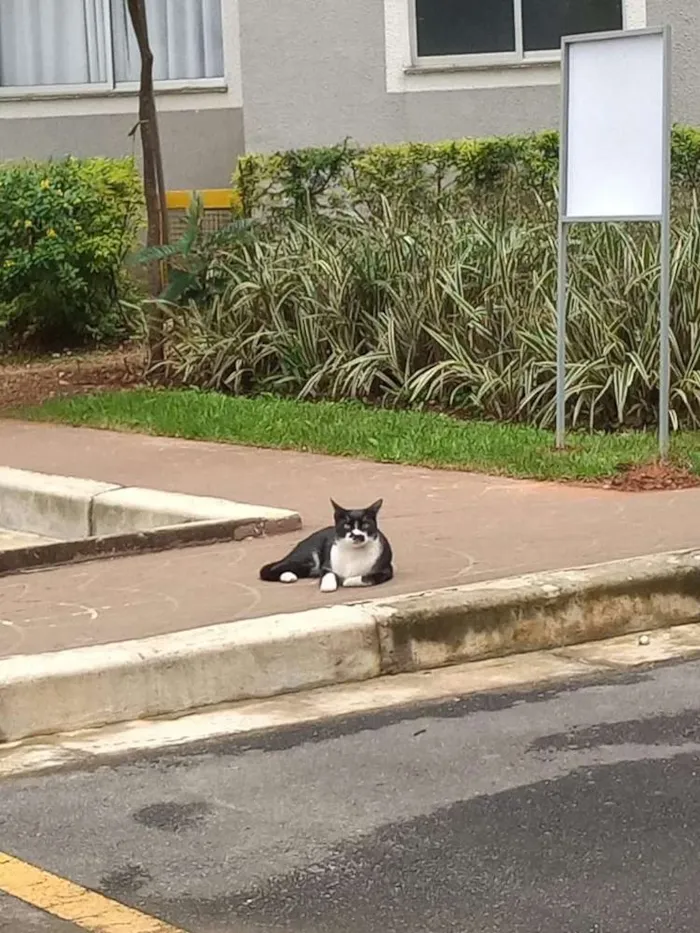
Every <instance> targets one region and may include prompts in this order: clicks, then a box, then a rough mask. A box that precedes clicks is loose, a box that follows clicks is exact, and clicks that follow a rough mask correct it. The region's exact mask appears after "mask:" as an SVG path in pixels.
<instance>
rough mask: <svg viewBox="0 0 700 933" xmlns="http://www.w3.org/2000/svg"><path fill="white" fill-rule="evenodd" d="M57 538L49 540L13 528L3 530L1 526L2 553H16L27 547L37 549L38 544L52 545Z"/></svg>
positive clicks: (0, 545) (0, 543) (0, 548)
mask: <svg viewBox="0 0 700 933" xmlns="http://www.w3.org/2000/svg"><path fill="white" fill-rule="evenodd" d="M55 541H56V538H47V537H45V536H44V535H35V534H32V533H31V532H27V531H14V529H12V528H3V527H2V526H1V525H0V551H16V550H19V549H21V548H26V547H36V546H37V545H38V544H52V543H54V542H55Z"/></svg>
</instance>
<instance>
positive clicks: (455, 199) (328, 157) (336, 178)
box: [234, 126, 700, 221]
mask: <svg viewBox="0 0 700 933" xmlns="http://www.w3.org/2000/svg"><path fill="white" fill-rule="evenodd" d="M672 154H673V159H672V171H673V180H674V184H675V188H676V191H677V193H681V194H683V193H687V192H688V190H694V191H697V190H698V187H700V130H697V129H693V128H691V127H683V126H677V127H675V128H674V131H673V146H672ZM558 173H559V134H558V133H557V132H554V131H547V132H543V133H537V134H534V135H530V136H508V137H502V138H492V139H463V140H455V141H449V142H442V143H406V144H403V145H396V146H370V147H369V148H366V149H362V148H360V147H357V146H353V145H352V144H350V143H349V142H345V143H344V144H343V145H338V146H330V147H327V148H316V149H300V150H292V151H289V152H278V153H274V154H272V155H255V154H253V155H246V156H243V157H241V158H240V159H239V161H238V166H237V169H236V173H235V176H234V184H235V186H236V188H237V190H238V192H239V194H240V199H241V207H242V210H243V212H244V214H245V215H246V216H249V217H253V216H257V217H262V218H264V219H266V220H268V221H270V220H276V219H277V220H278V219H286V218H288V217H289V216H293V217H296V218H299V217H301V216H302V215H304V214H306V213H310V214H312V215H315V216H325V215H328V214H331V215H335V214H336V213H337V211H338V210H343V209H344V210H347V209H355V210H359V211H361V212H363V213H364V214H365V215H366V214H367V213H368V212H369V213H374V212H377V211H380V212H381V210H382V202H383V201H384V200H386V201H388V202H389V204H390V205H391V206H392V207H394V208H397V207H402V208H406V209H413V210H421V211H423V212H425V213H430V214H434V213H436V212H440V213H443V214H447V215H451V216H453V217H457V216H460V215H463V214H464V213H466V212H469V211H472V210H476V211H479V210H482V209H484V208H487V207H489V206H490V207H493V205H494V204H495V203H498V204H501V205H502V206H503V207H504V208H505V209H506V210H508V211H513V212H515V213H516V214H518V215H522V214H523V213H524V212H526V211H527V212H531V213H535V214H536V215H538V216H539V217H540V218H542V217H543V216H546V213H547V209H548V208H551V207H552V206H553V204H554V197H555V193H556V190H555V189H556V186H557V182H558ZM543 209H544V210H543Z"/></svg>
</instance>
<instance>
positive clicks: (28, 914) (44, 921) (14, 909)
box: [0, 891, 79, 933]
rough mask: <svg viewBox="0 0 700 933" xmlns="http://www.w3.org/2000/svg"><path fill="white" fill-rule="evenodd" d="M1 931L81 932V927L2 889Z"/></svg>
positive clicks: (21, 932) (24, 932)
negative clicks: (9, 895)
mask: <svg viewBox="0 0 700 933" xmlns="http://www.w3.org/2000/svg"><path fill="white" fill-rule="evenodd" d="M0 933H79V928H78V927H76V926H74V925H73V924H72V923H66V922H65V921H64V920H57V919H56V917H50V916H49V915H48V914H45V913H44V912H43V911H41V910H37V909H36V908H35V907H29V906H28V905H27V904H24V903H22V901H18V900H16V899H15V898H14V897H8V896H7V895H6V894H3V893H2V892H1V891H0Z"/></svg>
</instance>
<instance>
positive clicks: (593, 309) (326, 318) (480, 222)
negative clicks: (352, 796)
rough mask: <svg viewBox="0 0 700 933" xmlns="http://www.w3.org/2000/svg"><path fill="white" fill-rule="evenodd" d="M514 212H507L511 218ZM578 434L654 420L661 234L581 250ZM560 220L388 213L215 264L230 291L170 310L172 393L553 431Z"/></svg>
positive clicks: (678, 401) (575, 344) (683, 385)
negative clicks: (178, 389) (374, 406)
mask: <svg viewBox="0 0 700 933" xmlns="http://www.w3.org/2000/svg"><path fill="white" fill-rule="evenodd" d="M504 203H505V202H504ZM676 216H677V220H676V221H675V222H674V230H673V278H672V283H673V288H672V308H671V317H672V350H671V359H672V386H671V402H672V421H673V425H674V426H679V425H683V426H687V427H695V426H698V424H699V423H700V404H699V402H700V339H699V338H700V332H699V331H700V211H699V210H698V206H697V204H696V203H695V202H694V201H693V203H691V204H690V205H689V206H688V205H686V207H685V209H684V210H683V211H679V212H678V213H677V215H676ZM570 256H571V262H570V265H571V277H572V278H571V291H570V307H569V326H568V339H567V354H568V389H567V411H568V416H569V422H570V424H571V425H572V426H575V427H578V428H585V429H602V430H610V429H615V428H619V427H645V426H649V425H653V424H654V423H655V421H656V418H657V411H656V405H657V381H658V359H659V354H658V317H659V310H658V291H659V288H658V286H659V259H658V229H657V228H656V227H655V226H652V225H627V226H620V225H612V224H610V225H604V226H591V227H575V228H573V230H572V234H571V251H570ZM556 265H557V256H556V225H555V222H554V220H553V209H552V204H549V205H542V209H541V210H539V211H530V212H528V213H525V212H523V213H522V214H521V215H519V216H518V215H515V214H514V213H513V212H512V210H511V209H510V208H508V207H506V206H502V207H501V208H500V209H495V210H493V211H492V212H491V213H490V214H488V213H485V212H481V213H479V215H476V214H473V215H471V216H464V217H460V218H455V217H454V216H453V217H447V216H442V215H441V214H440V213H439V212H437V213H433V214H432V215H428V214H427V213H422V212H413V213H411V212H409V211H408V210H402V209H401V208H400V207H396V206H394V207H390V206H389V204H388V203H387V202H385V203H384V204H383V206H382V208H381V209H380V210H377V211H375V212H373V213H371V214H365V215H364V216H362V214H361V213H360V212H352V213H347V214H343V215H338V214H336V215H335V217H333V219H332V220H329V219H328V218H325V219H324V218H319V217H317V218H315V219H305V220H302V221H298V220H294V219H289V220H288V222H286V223H285V224H284V225H283V227H281V228H280V226H279V224H277V225H275V227H274V229H273V228H272V227H271V228H269V229H267V230H266V229H265V228H261V229H260V230H259V231H258V233H257V235H256V236H255V237H254V238H252V239H249V240H245V241H241V242H237V243H234V244H232V245H231V247H230V248H229V249H228V250H227V249H223V250H219V251H218V253H217V255H216V257H215V258H214V260H213V262H212V265H211V267H210V274H211V275H212V276H216V281H217V282H223V283H224V284H223V287H222V288H220V289H217V290H216V293H215V294H214V295H213V297H211V298H210V300H206V301H205V300H200V301H192V302H190V303H189V304H187V305H186V306H182V307H170V308H169V309H168V315H169V318H170V321H169V328H170V351H169V356H170V367H171V377H172V378H173V379H174V380H175V381H177V382H180V383H185V384H189V385H195V386H200V387H206V388H215V389H220V390H225V391H228V392H234V393H239V394H242V393H245V394H256V393H263V392H267V393H275V394H281V395H288V396H296V397H300V398H308V399H318V398H325V399H347V398H354V399H362V400H368V401H372V402H374V403H376V402H380V403H383V404H386V405H389V406H412V407H420V406H431V407H432V406H435V407H438V408H441V409H445V410H459V411H460V412H462V413H464V414H466V415H467V416H469V417H473V418H478V419H486V420H489V419H498V420H509V421H525V422H529V423H532V424H535V425H538V426H541V427H549V426H551V425H552V424H553V422H554V382H555V299H556Z"/></svg>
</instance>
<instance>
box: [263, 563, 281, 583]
mask: <svg viewBox="0 0 700 933" xmlns="http://www.w3.org/2000/svg"><path fill="white" fill-rule="evenodd" d="M283 573H284V561H281V560H276V561H274V562H273V563H271V564H265V566H264V567H261V568H260V579H261V580H264V581H265V582H266V583H279V580H280V577H281V576H282V574H283Z"/></svg>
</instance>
